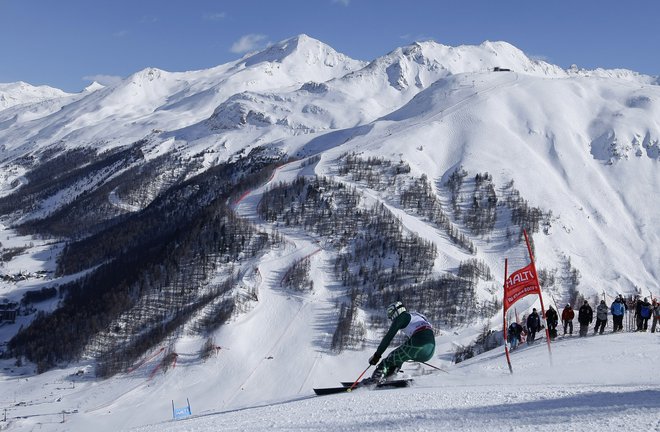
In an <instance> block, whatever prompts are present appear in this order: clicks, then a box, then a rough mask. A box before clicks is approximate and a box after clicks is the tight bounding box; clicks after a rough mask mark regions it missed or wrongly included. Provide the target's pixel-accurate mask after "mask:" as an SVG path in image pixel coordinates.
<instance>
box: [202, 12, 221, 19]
mask: <svg viewBox="0 0 660 432" xmlns="http://www.w3.org/2000/svg"><path fill="white" fill-rule="evenodd" d="M226 16H227V14H226V13H224V12H211V13H205V14H204V17H203V18H204V19H205V20H206V21H221V20H223V19H225V17H226Z"/></svg>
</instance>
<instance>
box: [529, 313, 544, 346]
mask: <svg viewBox="0 0 660 432" xmlns="http://www.w3.org/2000/svg"><path fill="white" fill-rule="evenodd" d="M540 329H541V318H539V314H538V313H537V312H536V308H534V309H532V313H531V314H529V316H528V317H527V344H528V345H531V344H533V343H534V339H535V338H536V332H537V331H539V330H540Z"/></svg>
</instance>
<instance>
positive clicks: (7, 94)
mask: <svg viewBox="0 0 660 432" xmlns="http://www.w3.org/2000/svg"><path fill="white" fill-rule="evenodd" d="M65 96H70V94H69V93H66V92H64V91H62V90H60V89H57V88H54V87H49V86H45V85H42V86H33V85H31V84H28V83H26V82H23V81H18V82H14V83H6V84H2V83H0V110H3V109H5V108H9V107H12V106H14V105H21V104H24V103H36V102H41V101H45V100H48V99H55V98H60V97H65Z"/></svg>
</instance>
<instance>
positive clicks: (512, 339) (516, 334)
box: [507, 321, 523, 350]
mask: <svg viewBox="0 0 660 432" xmlns="http://www.w3.org/2000/svg"><path fill="white" fill-rule="evenodd" d="M522 332H523V326H521V325H520V324H518V323H517V322H515V321H514V322H512V323H511V324H510V325H509V331H508V334H507V338H508V339H509V345H510V346H511V349H512V350H514V349H516V347H518V343H519V342H520V339H521V336H522Z"/></svg>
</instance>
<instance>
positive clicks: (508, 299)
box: [504, 263, 541, 313]
mask: <svg viewBox="0 0 660 432" xmlns="http://www.w3.org/2000/svg"><path fill="white" fill-rule="evenodd" d="M530 294H539V295H540V294H541V287H540V286H539V282H538V277H537V276H536V269H534V264H533V263H532V264H530V265H528V266H527V267H523V268H521V269H520V270H518V271H515V272H513V273H511V275H510V276H509V277H508V278H507V279H506V282H504V312H505V313H506V311H507V309H509V308H510V307H511V306H513V304H514V303H515V302H517V301H518V300H520V299H521V298H523V297H525V296H528V295H530Z"/></svg>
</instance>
